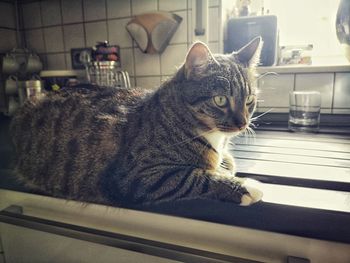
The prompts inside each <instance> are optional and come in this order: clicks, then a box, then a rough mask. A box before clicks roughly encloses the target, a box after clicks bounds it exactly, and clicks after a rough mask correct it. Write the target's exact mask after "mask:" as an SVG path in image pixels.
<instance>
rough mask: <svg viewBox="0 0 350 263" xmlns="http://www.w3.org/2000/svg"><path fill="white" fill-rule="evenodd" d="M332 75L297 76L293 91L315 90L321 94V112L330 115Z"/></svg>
mask: <svg viewBox="0 0 350 263" xmlns="http://www.w3.org/2000/svg"><path fill="white" fill-rule="evenodd" d="M333 82H334V74H333V73H317V74H297V75H296V78H295V90H308V91H311V90H315V91H319V92H320V93H321V112H323V113H330V112H331V110H330V109H331V108H332V97H333Z"/></svg>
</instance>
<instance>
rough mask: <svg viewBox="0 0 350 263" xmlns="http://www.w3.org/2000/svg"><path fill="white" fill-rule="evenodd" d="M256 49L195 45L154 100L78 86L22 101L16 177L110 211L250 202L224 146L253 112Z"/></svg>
mask: <svg viewBox="0 0 350 263" xmlns="http://www.w3.org/2000/svg"><path fill="white" fill-rule="evenodd" d="M261 45H262V41H261V38H259V37H258V38H256V39H254V40H252V41H251V42H250V43H248V44H247V45H246V46H244V47H243V48H242V49H241V50H239V51H238V52H234V53H232V54H229V55H213V54H212V53H211V52H210V51H209V49H208V47H207V46H206V45H205V44H203V43H201V42H197V43H195V44H193V46H192V47H191V48H190V50H189V52H188V54H187V56H186V59H185V63H184V64H183V66H182V67H181V68H180V69H179V70H178V71H177V73H176V74H175V76H174V77H172V78H171V79H170V80H168V81H166V82H165V83H163V85H162V86H161V87H160V88H159V89H158V90H157V91H155V92H154V93H150V92H146V91H144V90H142V89H130V90H126V89H114V88H106V87H98V86H93V85H81V86H76V87H71V88H65V89H63V90H61V91H59V92H56V93H53V94H49V95H46V96H45V97H43V98H41V99H37V100H33V101H28V102H27V103H26V104H25V106H23V107H22V108H21V109H20V111H19V112H18V113H17V115H16V116H15V117H14V119H13V122H12V125H11V129H12V131H11V133H12V134H13V141H14V145H15V147H16V150H17V156H18V162H17V173H18V177H19V178H20V179H21V180H22V181H23V182H25V184H26V185H27V186H29V187H31V188H35V189H37V190H39V191H41V192H43V193H46V194H49V195H52V196H56V197H61V198H67V199H74V200H80V201H86V202H96V203H102V204H108V205H116V206H123V205H144V204H154V203H158V202H164V201H174V200H184V199H215V200H222V201H227V202H234V203H237V204H241V205H250V204H252V203H255V202H257V201H259V200H260V199H261V197H262V192H261V191H260V190H258V189H256V188H254V187H251V186H249V185H248V184H247V181H248V180H247V181H246V180H244V179H238V178H236V177H235V176H234V160H233V157H232V156H231V155H230V154H229V153H228V151H227V150H226V146H227V143H228V141H229V139H230V138H231V137H232V136H235V135H237V134H239V133H241V132H242V131H244V130H245V129H247V128H248V125H249V121H250V117H251V115H252V113H253V111H254V108H255V105H256V91H255V89H254V86H253V85H252V78H253V76H254V74H253V72H254V66H255V63H256V61H257V59H258V58H259V55H260V50H261Z"/></svg>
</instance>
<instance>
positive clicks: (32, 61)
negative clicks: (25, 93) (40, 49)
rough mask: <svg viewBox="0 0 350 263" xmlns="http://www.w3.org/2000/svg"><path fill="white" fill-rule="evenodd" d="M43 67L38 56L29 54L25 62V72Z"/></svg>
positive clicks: (33, 71) (32, 71)
mask: <svg viewBox="0 0 350 263" xmlns="http://www.w3.org/2000/svg"><path fill="white" fill-rule="evenodd" d="M42 68H43V64H42V63H41V61H40V58H39V56H38V55H36V54H29V55H28V58H27V63H26V69H25V71H26V73H38V72H39V71H41V70H42Z"/></svg>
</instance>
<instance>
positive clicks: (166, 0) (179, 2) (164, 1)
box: [159, 0, 187, 11]
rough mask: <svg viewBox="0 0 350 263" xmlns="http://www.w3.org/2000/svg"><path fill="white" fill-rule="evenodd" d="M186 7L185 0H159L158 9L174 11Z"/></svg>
mask: <svg viewBox="0 0 350 263" xmlns="http://www.w3.org/2000/svg"><path fill="white" fill-rule="evenodd" d="M183 9H187V0H176V1H174V0H159V10H160V11H174V10H183Z"/></svg>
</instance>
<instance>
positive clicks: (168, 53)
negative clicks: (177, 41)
mask: <svg viewBox="0 0 350 263" xmlns="http://www.w3.org/2000/svg"><path fill="white" fill-rule="evenodd" d="M186 54H187V44H181V45H172V46H168V47H167V48H166V49H165V50H164V52H163V54H161V56H160V60H161V67H162V68H161V70H162V75H172V74H174V73H175V72H176V70H177V69H178V68H179V67H180V66H181V65H182V64H183V62H184V61H185V57H186Z"/></svg>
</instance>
